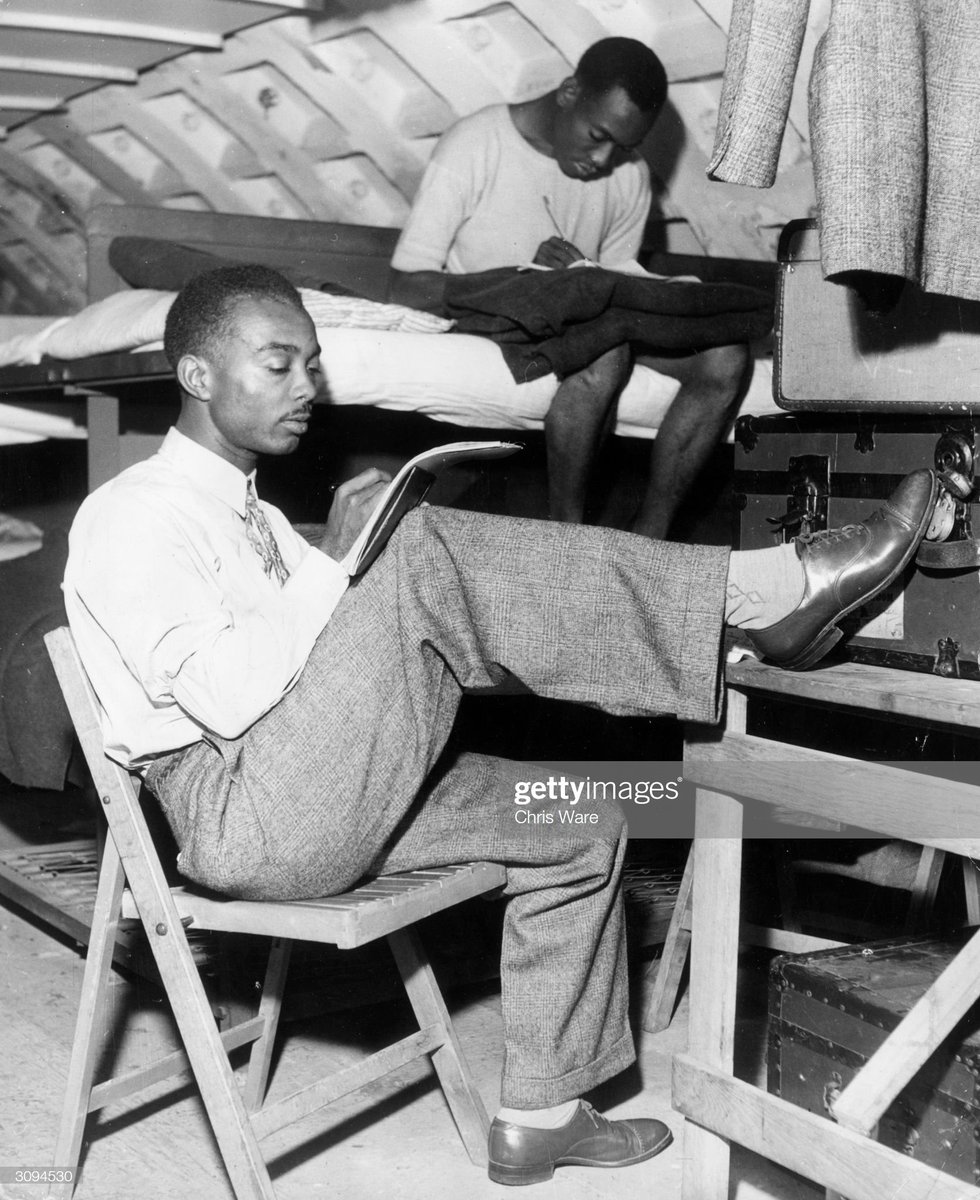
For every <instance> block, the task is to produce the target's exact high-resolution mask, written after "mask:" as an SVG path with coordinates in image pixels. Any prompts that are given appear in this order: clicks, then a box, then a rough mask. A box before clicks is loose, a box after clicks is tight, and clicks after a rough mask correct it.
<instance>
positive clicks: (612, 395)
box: [544, 346, 630, 522]
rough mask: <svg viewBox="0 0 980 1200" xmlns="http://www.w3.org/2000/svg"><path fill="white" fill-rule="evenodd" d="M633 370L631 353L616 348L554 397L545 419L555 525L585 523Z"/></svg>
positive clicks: (570, 379) (573, 377) (565, 382)
mask: <svg viewBox="0 0 980 1200" xmlns="http://www.w3.org/2000/svg"><path fill="white" fill-rule="evenodd" d="M629 369H630V351H629V348H628V347H627V346H616V347H615V348H614V349H612V350H608V351H607V352H606V353H605V354H603V355H602V356H601V358H597V359H596V360H595V362H593V363H590V364H589V366H587V367H586V368H585V369H584V370H583V371H579V372H578V373H577V374H576V375H569V376H568V377H567V379H564V380H563V381H562V383H561V385H560V386H559V388H558V391H557V392H555V397H554V399H553V400H552V402H551V407H550V408H549V410H548V415H547V416H546V417H545V419H544V436H545V446H546V449H547V456H548V507H549V510H550V513H551V518H552V520H554V521H573V522H581V521H582V519H583V517H584V515H585V495H586V490H587V488H588V484H589V475H590V473H591V471H592V464H593V463H594V461H595V456H596V452H597V450H598V448H599V446H600V444H601V442H602V440H603V438H604V437H605V435H606V433H607V432H608V429H609V425H610V420H609V418H610V416H611V414H612V412H613V410H614V407H615V402H616V399H617V397H618V396H619V391H620V388H621V387H622V386H623V384H624V383H625V382H626V378H627V376H628V375H629Z"/></svg>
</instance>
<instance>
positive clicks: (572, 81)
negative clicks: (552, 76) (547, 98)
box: [555, 75, 582, 109]
mask: <svg viewBox="0 0 980 1200" xmlns="http://www.w3.org/2000/svg"><path fill="white" fill-rule="evenodd" d="M581 94H582V85H581V84H580V83H579V81H578V80H577V79H576V78H575V76H574V75H569V77H568V78H567V79H565V80H563V81H562V82H561V83H560V84H559V85H558V90H557V93H556V96H555V99H556V100H557V103H558V107H559V108H564V109H569V108H574V107H575V104H576V103H577V101H578V98H579V96H581Z"/></svg>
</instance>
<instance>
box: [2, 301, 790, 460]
mask: <svg viewBox="0 0 980 1200" xmlns="http://www.w3.org/2000/svg"><path fill="white" fill-rule="evenodd" d="M172 297H173V294H172V293H161V292H150V291H148V290H144V289H133V290H131V291H129V292H120V293H117V294H116V295H114V296H110V297H109V298H108V299H107V300H104V301H100V302H99V303H98V304H94V305H89V306H88V307H87V308H86V309H83V310H82V312H81V313H78V314H76V316H74V317H70V318H58V319H57V320H54V319H52V318H41V319H38V320H40V321H41V322H42V324H41V325H40V326H38V325H37V323H36V320H35V319H33V318H28V320H32V321H35V324H34V326H33V328H31V329H30V330H26V329H25V330H23V331H22V332H21V333H19V334H16V335H14V337H13V338H12V339H10V338H8V340H7V341H6V342H3V341H0V365H2V364H5V363H11V362H36V361H38V358H39V357H40V354H41V353H43V352H45V351H47V352H52V353H54V356H56V357H63V358H72V357H84V356H85V355H88V354H97V353H107V352H111V351H113V350H126V349H130V348H132V347H134V346H138V345H141V344H142V343H144V342H149V343H151V344H158V342H159V339H160V338H162V337H163V323H164V320H165V318H166V312H167V309H168V307H169V303H170V301H171V300H172ZM0 332H2V331H0ZM317 334H318V336H319V339H320V345H321V346H322V348H323V367H324V375H325V378H326V383H327V387H328V389H329V398H328V400H329V402H332V403H334V404H365V405H374V406H377V407H380V408H390V409H395V410H400V411H406V412H421V413H424V414H425V415H426V416H430V417H433V418H434V419H436V420H438V421H449V422H452V423H454V424H458V425H469V426H486V427H490V428H499V429H540V428H541V426H542V423H543V421H544V416H545V414H546V412H547V411H548V406H549V404H550V403H551V399H552V397H553V396H554V394H555V390H556V388H557V386H558V381H557V380H556V379H555V377H554V376H553V375H546V376H544V377H542V378H541V379H536V380H534V381H533V382H531V383H523V384H518V383H516V382H515V380H514V378H513V376H512V375H511V373H510V371H509V369H508V367H507V365H506V363H505V362H504V359H503V355H502V354H501V353H500V351H499V350H498V348H497V347H496V346H495V345H494V344H493V342H491V341H488V340H487V339H485V338H479V337H474V336H471V335H469V334H460V333H409V332H400V331H392V330H378V329H344V328H337V327H335V326H333V325H330V326H322V325H321V326H318V327H317ZM677 388H678V384H677V383H676V382H675V381H674V380H672V379H668V378H666V377H665V376H662V375H658V374H657V373H656V372H654V371H651V370H649V369H647V368H645V367H637V368H636V369H635V370H634V372H633V375H632V377H631V378H630V380H629V382H628V383H627V385H626V388H625V389H624V391H623V395H622V396H621V397H620V401H619V410H618V420H617V424H616V433H618V434H620V435H622V436H625V437H644V438H651V437H654V436H655V435H656V431H657V429H658V427H659V425H660V422H661V421H662V419H663V415H664V413H665V412H666V411H667V408H668V407H669V405H670V402H671V400H673V398H674V396H675V395H676V392H677ZM778 411H779V409H778V408H777V407H776V405H775V404H774V402H773V399H772V364H771V361H770V360H768V359H760V360H758V361H757V362H756V368H755V373H754V377H753V381H752V384H751V386H750V388H749V392H748V395H747V396H746V399H745V401H744V403H743V405H742V408H741V412H742V413H753V414H757V415H758V414H763V413H774V412H778ZM76 415H77V408H76V407H75V406H74V405H72V404H71V403H70V402H69V404H68V405H67V408H66V411H64V412H58V411H57V410H56V409H52V407H51V406H50V405H46V406H45V409H44V410H43V411H41V410H39V409H38V408H37V406H34V405H31V404H30V403H29V402H28V403H24V404H17V405H10V404H3V405H0V443H3V442H4V441H34V440H38V439H40V438H45V437H79V436H81V437H84V436H85V433H84V430H83V429H82V428H80V426H79V425H78V424H77V422H76V420H75V419H74V417H75V416H76Z"/></svg>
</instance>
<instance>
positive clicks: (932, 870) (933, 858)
mask: <svg viewBox="0 0 980 1200" xmlns="http://www.w3.org/2000/svg"><path fill="white" fill-rule="evenodd" d="M945 861H946V851H945V850H937V849H936V848H935V847H934V846H923V847H922V851H921V853H920V854H919V865H918V867H917V868H916V872H915V879H914V880H913V881H912V888H911V890H910V892H909V909H908V913H907V915H906V918H905V932H906V933H913V932H914V931H915V930H916V929H921V928H922V927H923V926H924V925H926V924H928V922H929V920H930V919H931V917H932V910H933V908H934V907H935V903H936V894H937V892H938V891H939V879H940V876H941V875H942V873H943V864H944V863H945Z"/></svg>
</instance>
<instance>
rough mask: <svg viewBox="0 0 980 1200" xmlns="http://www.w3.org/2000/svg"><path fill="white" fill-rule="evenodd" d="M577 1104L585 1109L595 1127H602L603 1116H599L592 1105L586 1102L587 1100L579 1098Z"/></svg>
mask: <svg viewBox="0 0 980 1200" xmlns="http://www.w3.org/2000/svg"><path fill="white" fill-rule="evenodd" d="M579 1104H581V1106H582V1107H583V1108H584V1109H585V1111H586V1112H587V1113H588V1115H589V1116H590V1117H591V1118H592V1124H593V1125H594V1126H595V1127H596V1129H601V1128H602V1124H601V1122H602V1120H603V1118H602V1117H600V1116H599V1114H598V1113H597V1112H596V1110H595V1109H594V1108H593V1107H592V1105H591V1104H590V1103H589V1102H588V1100H580V1101H579Z"/></svg>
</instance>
